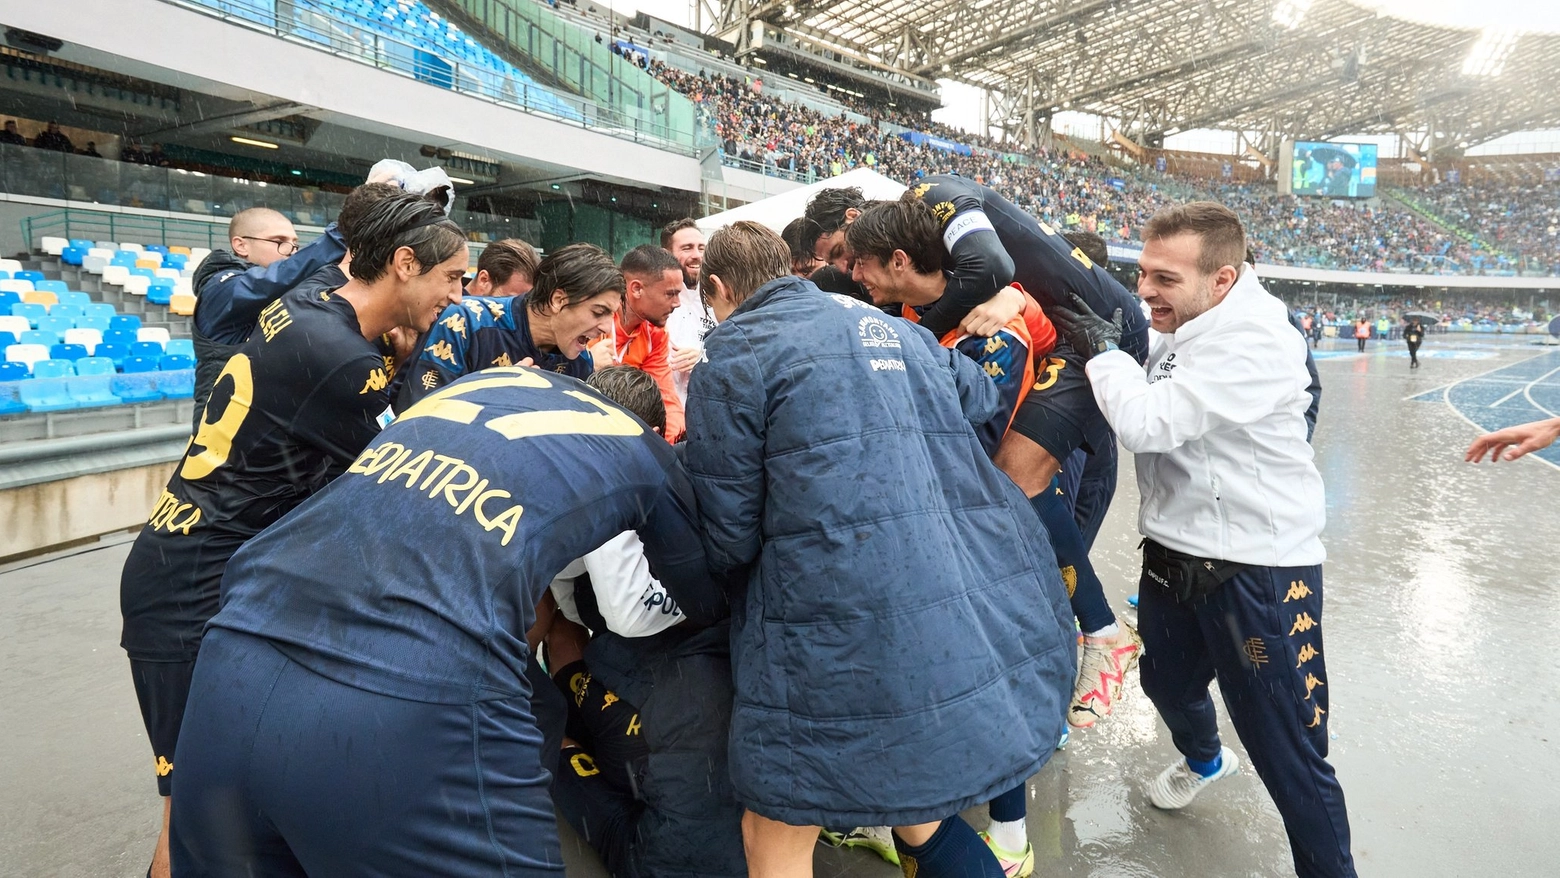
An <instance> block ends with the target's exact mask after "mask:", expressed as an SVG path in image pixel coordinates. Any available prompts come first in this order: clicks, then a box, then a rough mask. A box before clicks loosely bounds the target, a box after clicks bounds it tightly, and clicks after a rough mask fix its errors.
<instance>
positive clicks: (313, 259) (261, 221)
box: [192, 207, 347, 431]
mask: <svg viewBox="0 0 1560 878" xmlns="http://www.w3.org/2000/svg"><path fill="white" fill-rule="evenodd" d="M228 238H229V239H230V243H231V245H232V248H233V249H232V252H229V251H227V250H213V251H211V255H210V256H207V257H206V258H205V259H204V260H202V261H201V263H200V267H198V268H197V269H195V277H194V279H193V284H192V286H193V287H194V290H195V296H196V298H195V327H194V332H193V335H194V340H195V429H196V430H197V431H198V430H199V427H200V419H201V413H202V412H203V411H204V410H205V408H206V399H207V398H208V397H210V396H211V385H212V383H213V382H215V381H216V378H217V374H218V373H220V372H221V371H222V367H223V365H224V364H226V363H227V361H228V357H230V356H232V355H233V352H234V351H236V350H237V349H238V346H239V345H241V344H243V343H244V341H245V340H247V339H248V338H249V334H250V333H251V332H252V331H253V330H254V328H255V323H256V321H258V320H259V318H260V310H261V309H262V308H264V307H265V306H267V305H269V304H271V303H272V302H274V301H276V300H277V299H279V298H281V296H282V294H283V293H285V292H287V291H288V290H290V289H292V288H293V287H295V286H297V285H298V284H299V283H300V282H301V281H303V280H304V279H306V278H308V277H309V276H310V275H312V274H314V272H316V271H319V270H320V269H321V268H322V267H324V266H326V265H333V264H335V263H337V262H340V261H341V258H342V257H343V256H345V255H346V252H347V245H346V242H344V241H343V240H342V238H341V234H340V233H339V232H337V231H336V225H335V224H334V223H332V224H331V225H329V226H327V227H326V229H325V234H323V235H321V236H320V238H319V240H317V241H315V242H314V243H312V244H310V245H309V246H307V247H303V248H299V246H298V233H297V232H296V231H294V230H293V224H292V221H291V220H289V219H287V217H285V216H283V215H281V214H280V213H277V212H276V211H274V210H272V209H270V208H268V207H252V208H250V209H248V210H243V211H239V212H238V213H237V214H236V215H234V217H233V219H232V221H231V222H229V223H228Z"/></svg>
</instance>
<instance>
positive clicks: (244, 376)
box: [179, 354, 255, 481]
mask: <svg viewBox="0 0 1560 878" xmlns="http://www.w3.org/2000/svg"><path fill="white" fill-rule="evenodd" d="M224 378H230V379H232V381H233V395H232V396H231V397H229V398H228V404H227V407H226V408H224V409H223V410H222V417H220V418H217V419H216V420H215V421H211V420H208V418H210V417H211V403H210V402H209V401H208V402H207V404H206V412H205V414H204V415H202V416H201V420H200V430H199V432H197V433H196V434H195V439H194V440H193V441H192V442H191V443H190V451H191V452H193V451H194V450H195V448H196V447H199V448H200V453H199V454H193V453H192V454H187V455H185V457H184V466H182V467H181V468H180V469H179V476H180V477H181V478H184V479H185V480H187V481H195V480H196V479H203V478H205V477H206V476H209V475H211V473H212V471H214V470H215V469H216V468H217V467H219V466H221V465H222V464H224V463H227V459H228V455H229V454H232V453H233V437H234V436H235V435H236V434H237V433H238V428H239V426H240V425H241V424H243V423H244V419H245V418H247V417H249V406H250V405H251V404H252V403H253V402H254V398H255V379H254V372H253V370H252V369H251V368H250V365H249V357H247V356H245V355H244V354H234V355H233V358H232V359H230V360H228V361H227V365H226V366H223V367H222V374H220V375H218V376H217V380H216V381H215V382H213V383H212V394H213V396H214V395H215V394H216V388H217V387H219V386H221V384H222V379H224Z"/></svg>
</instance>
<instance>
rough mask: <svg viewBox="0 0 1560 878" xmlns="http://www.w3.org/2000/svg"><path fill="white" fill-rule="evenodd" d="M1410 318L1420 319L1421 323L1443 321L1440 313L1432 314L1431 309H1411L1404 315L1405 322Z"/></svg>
mask: <svg viewBox="0 0 1560 878" xmlns="http://www.w3.org/2000/svg"><path fill="white" fill-rule="evenodd" d="M1410 320H1418V321H1419V322H1420V323H1440V322H1441V318H1440V316H1439V315H1436V314H1431V313H1430V312H1429V311H1410V312H1408V313H1407V314H1404V315H1403V322H1404V323H1407V322H1408V321H1410Z"/></svg>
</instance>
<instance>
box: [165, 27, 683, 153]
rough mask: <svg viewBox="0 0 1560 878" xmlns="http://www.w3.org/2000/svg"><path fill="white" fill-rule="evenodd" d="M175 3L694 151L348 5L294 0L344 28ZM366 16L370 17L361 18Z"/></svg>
mask: <svg viewBox="0 0 1560 878" xmlns="http://www.w3.org/2000/svg"><path fill="white" fill-rule="evenodd" d="M163 2H165V3H169V4H170V5H174V6H179V7H182V8H184V9H188V10H191V11H193V12H198V13H201V14H203V15H209V16H211V17H213V18H219V19H222V20H224V21H227V22H230V23H232V24H235V25H238V26H240V27H248V28H254V29H258V30H261V31H264V32H268V33H271V34H274V35H276V36H278V37H282V38H292V39H295V40H298V41H300V42H301V43H303V44H305V45H310V46H312V47H313V48H317V49H319V50H320V51H328V52H331V53H332V54H335V55H338V56H340V57H344V58H350V59H352V60H355V61H358V62H361V63H365V64H368V65H370V66H373V67H377V68H379V69H381V70H386V71H389V72H394V73H399V74H402V75H405V76H409V77H411V78H413V79H416V80H418V81H420V82H426V83H430V84H433V85H437V86H440V87H442V88H447V89H449V90H451V91H455V92H459V93H461V94H467V95H471V96H473V97H479V98H482V99H484V100H488V101H492V102H493V103H496V104H499V105H501V106H507V107H511V108H514V109H518V110H521V111H523V112H527V113H531V114H534V115H539V116H545V117H547V118H550V119H552V120H554V121H557V122H562V123H564V124H569V125H577V126H579V127H581V128H585V129H587V130H592V131H598V132H600V133H602V134H606V135H609V136H612V137H616V138H619V139H622V140H629V141H632V142H635V143H650V144H653V145H655V146H658V147H660V148H662V149H666V150H668V151H671V152H677V153H680V154H683V155H694V154H695V153H696V152H697V147H696V146H695V140H696V136H695V132H693V131H676V130H673V129H672V128H670V127H669V126H665V125H658V124H654V123H646V122H645V121H644V120H642V119H639V118H636V117H633V116H631V115H629V114H626V113H623V112H621V111H619V110H617V109H616V108H613V107H606V106H602V105H600V104H597V103H595V102H592V101H586V100H583V99H581V98H579V97H577V96H574V95H565V94H561V93H559V92H557V91H554V90H552V89H549V88H547V87H545V86H542V85H539V84H537V83H535V82H522V81H517V80H516V79H514V78H513V77H509V76H506V75H503V74H501V73H499V72H498V71H495V70H492V69H490V68H477V67H474V66H471V65H467V64H464V63H463V62H460V61H457V60H453V59H448V58H444V57H441V56H439V55H437V54H435V53H433V52H430V51H428V50H427V49H424V48H421V47H419V46H416V45H413V44H411V43H407V42H404V41H401V40H397V39H395V38H394V37H388V36H385V35H384V34H381V33H379V32H378V31H375V30H371V29H369V28H367V27H364V26H357V25H354V24H353V22H352V20H350V19H349V18H346V17H344V15H346V14H345V13H343V12H342V11H341V10H338V9H334V8H328V7H325V6H323V5H321V4H318V3H315V2H313V0H291V2H290V3H289V5H290V6H291V7H292V8H293V9H295V10H301V11H304V12H307V13H312V14H314V15H317V16H319V17H321V18H323V19H325V20H326V21H327V22H329V23H333V24H336V25H339V26H340V28H342V29H345V30H348V31H355V32H356V33H348V34H346V35H343V34H341V33H339V32H337V30H335V29H332V30H331V31H330V32H326V31H324V30H322V29H319V28H315V27H311V26H308V25H299V24H297V23H295V22H290V21H284V20H282V19H281V18H279V17H278V16H277V14H276V11H275V9H274V8H266V7H263V6H258V5H255V4H254V3H251V2H248V0H163ZM359 21H363V19H359Z"/></svg>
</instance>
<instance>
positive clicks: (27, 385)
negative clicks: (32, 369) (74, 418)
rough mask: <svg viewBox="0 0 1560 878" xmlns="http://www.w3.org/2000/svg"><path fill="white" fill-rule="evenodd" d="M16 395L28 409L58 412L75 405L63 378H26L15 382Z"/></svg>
mask: <svg viewBox="0 0 1560 878" xmlns="http://www.w3.org/2000/svg"><path fill="white" fill-rule="evenodd" d="M17 395H18V396H19V397H20V398H21V401H22V403H23V404H24V405H26V406H27V410H28V411H33V412H58V411H64V410H66V409H73V408H75V407H76V401H75V400H73V399H71V398H70V388H69V387H68V386H67V385H66V384H65V379H64V378H28V379H26V380H25V381H19V382H17Z"/></svg>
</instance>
